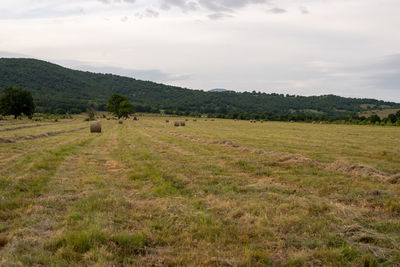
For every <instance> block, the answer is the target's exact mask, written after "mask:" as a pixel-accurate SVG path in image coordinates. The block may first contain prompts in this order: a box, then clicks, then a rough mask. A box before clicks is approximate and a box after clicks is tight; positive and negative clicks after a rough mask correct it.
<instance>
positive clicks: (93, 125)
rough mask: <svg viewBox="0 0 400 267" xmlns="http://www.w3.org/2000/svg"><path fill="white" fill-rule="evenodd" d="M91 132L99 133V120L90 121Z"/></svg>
mask: <svg viewBox="0 0 400 267" xmlns="http://www.w3.org/2000/svg"><path fill="white" fill-rule="evenodd" d="M90 132H91V133H101V123H100V122H99V121H92V122H91V123H90Z"/></svg>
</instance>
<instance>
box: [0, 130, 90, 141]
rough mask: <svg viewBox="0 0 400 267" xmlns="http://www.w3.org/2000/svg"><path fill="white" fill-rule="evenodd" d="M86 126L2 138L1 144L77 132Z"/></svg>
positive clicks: (0, 139)
mask: <svg viewBox="0 0 400 267" xmlns="http://www.w3.org/2000/svg"><path fill="white" fill-rule="evenodd" d="M85 128H87V127H80V128H77V129H73V130H64V131H55V132H48V133H43V134H37V135H25V136H16V137H8V138H0V144H1V143H15V142H17V141H23V140H32V139H38V138H44V137H50V136H55V135H60V134H66V133H73V132H77V131H80V130H83V129H85Z"/></svg>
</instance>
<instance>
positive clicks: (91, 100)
mask: <svg viewBox="0 0 400 267" xmlns="http://www.w3.org/2000/svg"><path fill="white" fill-rule="evenodd" d="M9 85H12V86H14V87H21V88H24V89H28V90H30V91H31V92H32V94H33V97H34V100H35V102H36V105H37V107H38V111H41V112H58V113H64V112H70V113H77V112H82V111H85V110H86V108H87V107H88V106H93V107H95V108H96V109H98V110H104V109H105V105H106V102H107V99H108V97H109V96H110V95H111V94H112V93H118V94H122V95H125V96H128V97H129V98H130V100H131V101H132V102H133V103H135V105H136V106H137V108H138V109H140V108H143V106H147V109H148V108H149V107H152V108H153V110H160V109H161V110H166V111H167V112H176V111H182V112H185V111H186V112H197V113H221V114H227V113H232V112H246V113H260V114H261V113H262V114H265V113H268V114H289V113H303V114H319V115H321V114H323V115H325V116H340V115H350V114H352V113H355V112H360V111H364V110H368V109H380V108H400V104H397V103H392V102H384V101H378V100H374V99H354V98H344V97H339V96H334V95H325V96H311V97H304V96H289V95H282V94H265V93H257V92H245V93H236V92H233V91H226V92H205V91H201V90H190V89H185V88H180V87H174V86H168V85H164V84H158V83H154V82H149V81H140V80H136V79H132V78H127V77H121V76H117V75H111V74H96V73H90V72H84V71H77V70H71V69H67V68H64V67H61V66H58V65H55V64H52V63H48V62H45V61H40V60H35V59H10V58H1V59H0V88H4V87H6V86H9ZM249 89H251V88H249Z"/></svg>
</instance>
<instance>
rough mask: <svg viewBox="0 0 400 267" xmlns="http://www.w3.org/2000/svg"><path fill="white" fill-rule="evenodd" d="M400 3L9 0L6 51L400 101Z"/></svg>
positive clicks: (214, 81)
mask: <svg viewBox="0 0 400 267" xmlns="http://www.w3.org/2000/svg"><path fill="white" fill-rule="evenodd" d="M399 14H400V1H399V0H279V1H278V0H214V1H210V0H0V57H30V58H36V59H41V60H46V61H50V62H53V63H57V64H61V65H63V66H65V67H70V68H74V69H80V70H88V71H94V72H102V73H114V74H119V75H123V76H129V77H134V78H137V79H144V80H151V81H155V82H161V83H165V84H171V85H177V86H182V87H187V88H190V89H202V90H209V89H214V88H225V89H229V90H235V91H240V92H242V91H253V90H254V91H261V92H266V93H284V94H291V95H323V94H336V95H341V96H346V97H357V98H365V97H366V98H376V99H382V100H389V101H395V102H400V33H399V29H400V15H399Z"/></svg>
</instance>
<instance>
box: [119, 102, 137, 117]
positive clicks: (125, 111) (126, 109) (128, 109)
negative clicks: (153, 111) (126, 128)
mask: <svg viewBox="0 0 400 267" xmlns="http://www.w3.org/2000/svg"><path fill="white" fill-rule="evenodd" d="M132 113H133V109H132V105H131V103H129V101H128V100H124V101H122V102H121V103H120V104H119V113H118V115H119V116H118V117H119V118H121V117H124V118H128V117H129V115H130V114H132Z"/></svg>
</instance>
